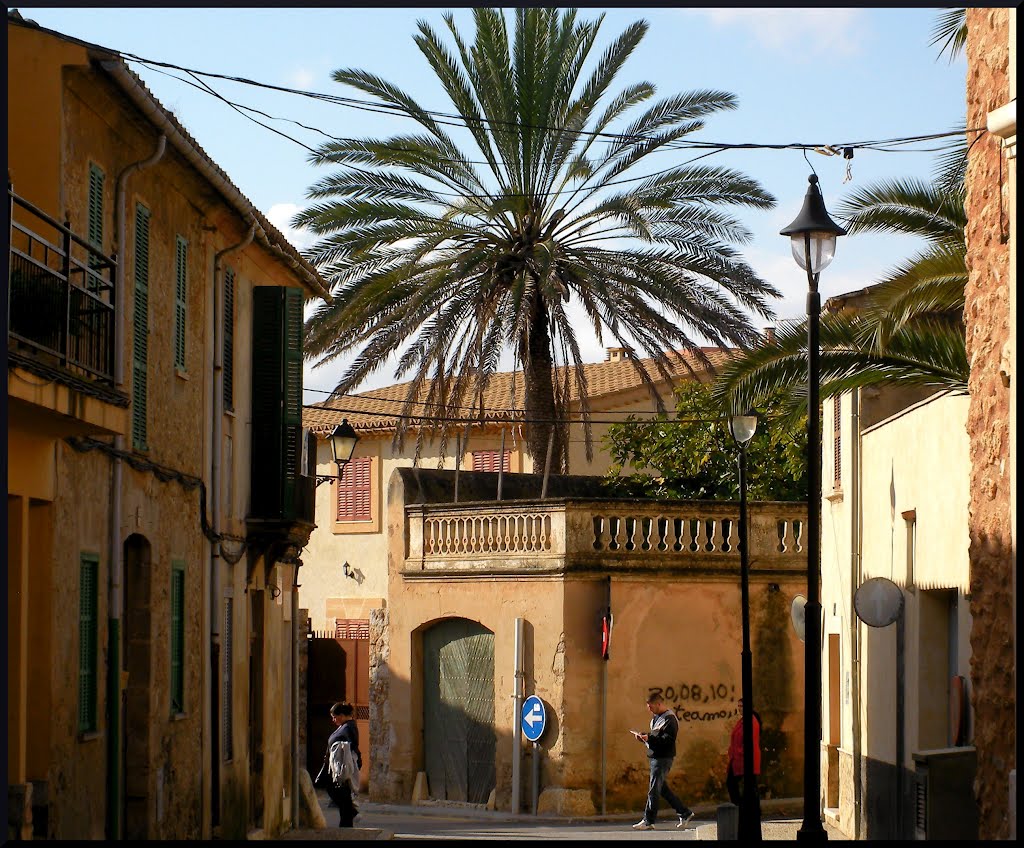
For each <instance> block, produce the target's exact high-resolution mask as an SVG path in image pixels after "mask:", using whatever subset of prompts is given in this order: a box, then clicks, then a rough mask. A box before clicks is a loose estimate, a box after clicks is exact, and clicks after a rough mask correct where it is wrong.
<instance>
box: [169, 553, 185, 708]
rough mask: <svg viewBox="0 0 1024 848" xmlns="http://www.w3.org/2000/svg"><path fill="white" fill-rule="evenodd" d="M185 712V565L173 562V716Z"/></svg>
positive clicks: (176, 561) (177, 561)
mask: <svg viewBox="0 0 1024 848" xmlns="http://www.w3.org/2000/svg"><path fill="white" fill-rule="evenodd" d="M183 712H185V563H184V562H182V561H181V560H172V561H171V714H172V715H176V714H178V713H183Z"/></svg>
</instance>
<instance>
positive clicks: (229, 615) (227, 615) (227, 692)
mask: <svg viewBox="0 0 1024 848" xmlns="http://www.w3.org/2000/svg"><path fill="white" fill-rule="evenodd" d="M234 632H235V600H234V598H225V599H224V632H223V634H222V635H221V645H222V647H221V651H222V652H223V655H224V671H223V674H224V676H223V690H222V693H221V704H220V714H221V740H222V744H223V750H224V761H225V762H228V761H230V760H232V759H234V757H235V726H234V721H233V719H234V691H235V690H234V668H235V655H234Z"/></svg>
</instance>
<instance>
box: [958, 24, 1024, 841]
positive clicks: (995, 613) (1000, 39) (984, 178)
mask: <svg viewBox="0 0 1024 848" xmlns="http://www.w3.org/2000/svg"><path fill="white" fill-rule="evenodd" d="M967 24H968V38H967V69H968V70H967V126H968V128H972V127H985V125H986V117H987V115H988V113H989V112H990V111H992V110H993V109H996V108H998V107H999V106H1002V105H1003V104H1005V103H1006V102H1007V100H1008V99H1009V80H1008V77H1007V72H1008V66H1009V10H1008V9H1005V8H1003V9H992V8H987V9H986V8H977V9H968V10H967ZM976 136H977V133H969V134H968V142H969V143H970V142H971V141H973V140H974V138H975V137H976ZM1007 173H1008V164H1007V161H1006V158H1005V156H1004V155H1003V153H1002V151H1001V149H1000V142H999V139H998V138H996V137H995V136H993V135H991V134H989V133H987V132H984V133H982V134H981V136H980V138H978V140H977V142H976V143H975V144H974V145H973V147H972V148H971V151H970V155H969V157H968V165H967V198H966V204H967V219H968V224H967V231H966V237H967V267H968V284H967V291H966V304H965V310H964V313H965V322H966V326H967V355H968V359H969V361H970V363H971V376H970V384H969V386H970V395H971V401H970V410H969V413H968V420H967V431H968V435H969V437H970V455H971V495H970V519H969V521H970V525H969V526H970V561H971V587H970V589H971V616H972V618H973V621H974V626H973V630H972V633H971V652H972V657H971V681H972V684H973V685H972V689H971V703H972V708H973V712H974V728H975V731H974V743H975V745H976V746H977V750H978V771H977V777H976V781H975V795H976V797H977V799H978V804H979V811H980V826H979V836H980V838H982V839H1006V838H1007V837H1008V835H1009V821H1008V802H1009V787H1008V784H1007V778H1008V774H1009V771H1010V769H1012V768H1013V767H1014V762H1013V751H1014V749H1015V744H1016V741H1015V739H1014V728H1015V723H1014V713H1015V710H1016V700H1015V696H1014V695H1015V683H1014V653H1013V636H1014V634H1013V623H1012V618H1011V615H1010V611H1009V608H1008V605H1007V602H1006V599H1007V598H1008V597H1011V596H1012V586H1013V583H1012V573H1013V572H1012V569H1013V556H1012V547H1011V535H1010V534H1011V530H1010V475H1011V473H1012V468H1011V463H1010V461H1009V404H1010V390H1011V389H1010V387H1008V386H1007V385H1006V384H1005V383H1004V381H1003V375H1002V374H1001V373H1000V366H1001V362H1002V359H1003V356H1004V347H1005V345H1006V344H1007V343H1008V342H1009V343H1011V344H1012V340H1011V337H1010V327H1009V317H1010V304H1009V286H1010V280H1011V276H1010V267H1009V243H1008V241H1009V233H1010V224H1009V216H1010V213H1011V210H1010V208H1009V206H1008V200H1009V198H1008V179H1007Z"/></svg>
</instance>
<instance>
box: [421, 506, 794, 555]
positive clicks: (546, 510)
mask: <svg viewBox="0 0 1024 848" xmlns="http://www.w3.org/2000/svg"><path fill="white" fill-rule="evenodd" d="M747 513H748V523H749V531H748V532H749V542H750V566H751V570H752V571H753V570H758V569H760V570H773V571H774V570H782V571H799V570H802V569H804V568H806V564H807V553H806V550H805V548H804V545H803V537H804V533H805V530H804V528H805V522H806V518H807V510H806V507H805V505H804V504H802V503H789V502H756V503H752V504H749V505H748V510H747ZM405 518H406V525H407V527H406V530H407V533H406V539H407V540H408V542H407V544H408V547H407V550H406V562H405V569H404V570H405V572H406V573H413V572H426V571H432V572H450V571H463V572H464V571H480V572H488V573H493V572H501V573H507V572H509V571H516V572H519V571H522V572H527V571H556V572H557V571H562V570H571V569H587V568H593V567H601V568H621V569H623V570H632V569H645V568H659V569H662V568H674V567H675V568H683V569H691V570H692V569H697V570H712V571H719V570H723V569H736V568H738V567H739V504H738V503H732V502H708V501H609V500H578V499H574V500H569V499H565V500H552V499H549V500H545V501H541V500H531V501H489V502H476V503H463V504H429V505H423V504H416V505H410V506H408V507H406V515H405Z"/></svg>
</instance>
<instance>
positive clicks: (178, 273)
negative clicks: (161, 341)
mask: <svg viewBox="0 0 1024 848" xmlns="http://www.w3.org/2000/svg"><path fill="white" fill-rule="evenodd" d="M174 266H175V287H174V366H175V367H176V368H180V369H181V370H182V371H184V370H185V328H186V327H187V318H188V313H187V308H188V307H187V304H188V242H187V241H185V239H183V238H182V237H181V236H178V237H177V241H176V244H175V251H174Z"/></svg>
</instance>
